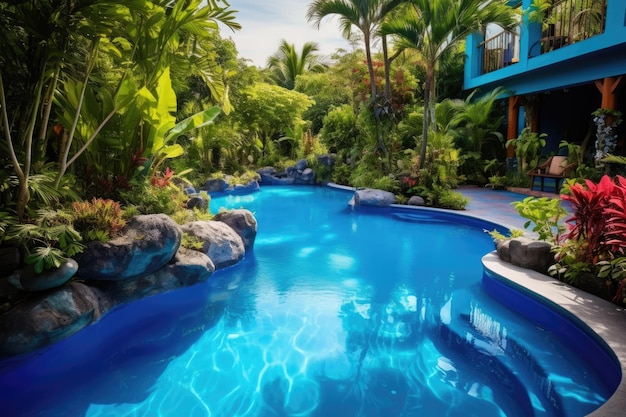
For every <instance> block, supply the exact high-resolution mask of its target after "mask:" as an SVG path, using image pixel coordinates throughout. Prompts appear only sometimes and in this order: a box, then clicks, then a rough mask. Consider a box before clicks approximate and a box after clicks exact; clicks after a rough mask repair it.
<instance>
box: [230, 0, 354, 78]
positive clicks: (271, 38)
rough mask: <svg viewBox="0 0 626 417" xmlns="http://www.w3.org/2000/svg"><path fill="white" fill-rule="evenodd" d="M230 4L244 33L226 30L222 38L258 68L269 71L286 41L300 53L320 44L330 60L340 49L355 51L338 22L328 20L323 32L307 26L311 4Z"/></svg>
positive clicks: (247, 0)
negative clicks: (270, 61) (311, 44)
mask: <svg viewBox="0 0 626 417" xmlns="http://www.w3.org/2000/svg"><path fill="white" fill-rule="evenodd" d="M229 3H230V6H231V7H230V9H231V10H237V11H238V12H237V13H236V14H235V16H236V18H235V20H236V21H237V22H238V23H239V24H240V25H241V26H242V29H241V30H239V31H236V32H235V33H233V31H231V30H230V29H227V28H226V29H225V28H222V29H221V33H222V37H223V38H231V39H232V40H233V41H235V44H236V45H237V51H239V56H240V57H242V58H246V59H249V60H251V61H252V64H254V65H256V66H259V67H265V66H266V64H267V59H268V58H269V57H270V56H271V55H273V54H274V53H276V52H277V51H278V47H279V46H280V43H281V40H283V39H285V40H286V41H287V42H289V43H292V44H294V45H295V46H296V51H298V52H300V51H301V50H302V46H303V45H304V43H305V42H316V43H317V44H318V45H319V49H320V51H319V52H318V54H319V55H322V56H328V57H330V55H332V54H333V53H334V52H335V51H336V50H337V49H338V48H343V49H345V50H351V49H352V48H351V47H350V44H349V43H348V41H347V40H345V39H343V38H342V36H341V30H340V29H339V24H338V23H337V20H336V19H335V18H332V17H326V18H324V19H323V20H322V23H321V25H320V28H319V30H317V29H315V27H314V26H313V25H312V24H310V23H309V22H307V20H306V12H307V9H308V7H309V4H310V3H311V0H265V1H263V0H229Z"/></svg>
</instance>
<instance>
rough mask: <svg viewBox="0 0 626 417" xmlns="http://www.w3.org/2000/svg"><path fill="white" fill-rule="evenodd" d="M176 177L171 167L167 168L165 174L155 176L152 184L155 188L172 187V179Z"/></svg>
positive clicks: (151, 180) (151, 181)
mask: <svg viewBox="0 0 626 417" xmlns="http://www.w3.org/2000/svg"><path fill="white" fill-rule="evenodd" d="M173 176H174V171H172V170H171V169H170V167H167V168H165V172H164V173H163V174H162V175H155V176H153V177H152V178H150V184H152V185H153V186H154V187H159V188H165V187H169V186H170V185H171V179H172V177H173Z"/></svg>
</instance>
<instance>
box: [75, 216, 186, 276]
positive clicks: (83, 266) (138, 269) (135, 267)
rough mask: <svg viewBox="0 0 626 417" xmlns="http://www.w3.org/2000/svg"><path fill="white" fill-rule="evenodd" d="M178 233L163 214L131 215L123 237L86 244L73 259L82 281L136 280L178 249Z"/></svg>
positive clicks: (168, 259)
mask: <svg viewBox="0 0 626 417" xmlns="http://www.w3.org/2000/svg"><path fill="white" fill-rule="evenodd" d="M181 237H182V232H181V230H180V228H179V227H178V225H177V224H176V223H175V222H174V221H173V220H172V219H171V218H169V217H168V216H166V215H165V214H149V215H141V216H135V217H133V218H132V219H131V221H130V222H129V223H128V224H127V226H126V229H125V231H124V234H123V235H122V236H120V237H118V238H115V239H113V240H110V241H109V242H106V243H104V242H89V243H88V244H87V247H86V248H85V250H84V251H83V253H81V254H79V255H77V256H76V258H77V259H76V260H77V261H78V264H79V266H80V267H79V269H78V275H79V276H80V277H81V278H84V279H90V280H91V279H96V280H121V279H129V278H135V277H140V276H142V275H146V274H149V273H152V272H154V271H157V270H158V269H160V268H162V267H163V266H165V265H167V264H168V263H169V262H170V260H171V259H172V257H173V256H174V254H175V253H176V251H177V250H178V247H179V246H180V240H181Z"/></svg>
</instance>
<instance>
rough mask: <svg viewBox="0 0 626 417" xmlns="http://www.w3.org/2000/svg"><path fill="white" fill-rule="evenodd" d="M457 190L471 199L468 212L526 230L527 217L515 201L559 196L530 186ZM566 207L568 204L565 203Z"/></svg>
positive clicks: (461, 188) (467, 187)
mask: <svg viewBox="0 0 626 417" xmlns="http://www.w3.org/2000/svg"><path fill="white" fill-rule="evenodd" d="M455 191H458V192H460V193H461V194H463V195H464V196H466V197H468V198H469V199H470V202H469V204H468V205H467V206H466V207H465V211H466V212H467V214H469V215H471V216H474V217H479V218H482V219H486V220H490V221H492V222H495V223H498V224H501V225H503V226H507V227H508V228H515V229H522V230H524V223H526V221H527V219H525V218H523V217H521V216H520V215H519V213H518V212H517V210H516V209H515V207H514V206H513V204H511V203H514V202H517V201H522V200H523V199H525V198H526V197H528V196H529V195H532V196H534V197H549V198H558V197H559V196H558V195H556V194H554V193H545V192H539V191H532V192H531V191H530V190H529V189H528V188H525V189H524V188H518V189H512V190H510V191H504V190H492V189H491V188H483V187H477V186H464V187H459V188H458V189H456V190H455ZM564 206H565V207H566V206H567V205H566V204H564Z"/></svg>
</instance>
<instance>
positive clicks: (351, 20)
mask: <svg viewBox="0 0 626 417" xmlns="http://www.w3.org/2000/svg"><path fill="white" fill-rule="evenodd" d="M404 1H405V0H315V1H313V3H311V5H310V6H309V9H308V11H307V20H309V21H313V22H314V23H315V25H316V26H317V27H318V28H319V25H320V23H321V21H322V19H323V18H324V17H326V16H330V15H337V16H339V21H340V23H341V27H342V29H343V33H344V36H346V37H348V36H349V35H350V32H351V29H352V27H353V26H354V27H356V28H357V29H358V30H359V31H361V33H362V35H363V41H364V43H365V60H366V63H367V70H368V73H369V79H370V102H371V106H372V112H373V114H374V118H375V120H376V131H377V144H376V149H377V150H379V151H380V152H381V153H382V154H383V156H384V155H385V154H386V153H387V147H386V146H385V142H384V137H383V132H382V126H381V120H380V118H381V114H382V107H380V103H379V97H378V95H377V91H376V75H375V74H374V64H373V61H372V41H373V40H374V37H376V36H379V34H380V33H379V28H380V26H381V24H382V23H383V21H384V20H385V19H386V17H387V16H388V15H389V14H390V13H391V12H392V11H393V10H394V9H395V8H396V7H397V6H398V5H400V4H401V3H403V2H404ZM383 49H384V55H385V56H384V61H385V76H386V79H387V90H386V91H387V94H386V97H385V98H386V99H387V100H389V99H390V97H389V95H391V93H390V91H391V89H390V86H389V76H388V74H389V68H388V65H389V60H388V59H387V43H386V39H385V37H384V35H383Z"/></svg>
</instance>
